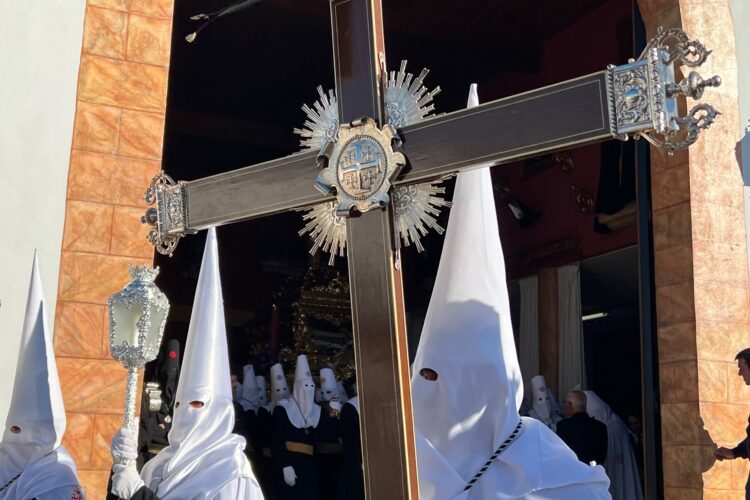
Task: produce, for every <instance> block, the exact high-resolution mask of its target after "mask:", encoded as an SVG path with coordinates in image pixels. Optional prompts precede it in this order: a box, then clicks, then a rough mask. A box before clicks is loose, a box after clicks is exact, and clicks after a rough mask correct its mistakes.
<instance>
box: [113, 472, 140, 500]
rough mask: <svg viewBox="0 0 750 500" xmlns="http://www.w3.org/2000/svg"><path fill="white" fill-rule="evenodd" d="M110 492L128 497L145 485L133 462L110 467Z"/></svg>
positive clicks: (121, 496)
mask: <svg viewBox="0 0 750 500" xmlns="http://www.w3.org/2000/svg"><path fill="white" fill-rule="evenodd" d="M112 472H113V474H112V490H111V491H112V494H113V495H117V496H118V497H119V498H124V499H128V498H130V497H132V496H133V495H135V493H136V492H137V491H138V490H140V489H141V487H142V486H145V484H144V482H143V479H141V476H139V475H138V471H137V470H136V468H135V464H130V465H118V464H115V465H114V466H113V467H112Z"/></svg>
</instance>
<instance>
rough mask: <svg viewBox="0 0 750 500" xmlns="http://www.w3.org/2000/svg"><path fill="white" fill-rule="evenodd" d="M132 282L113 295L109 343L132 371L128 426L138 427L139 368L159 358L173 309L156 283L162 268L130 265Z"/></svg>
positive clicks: (115, 355)
mask: <svg viewBox="0 0 750 500" xmlns="http://www.w3.org/2000/svg"><path fill="white" fill-rule="evenodd" d="M128 270H129V271H130V278H131V279H130V282H129V283H128V284H127V285H125V288H123V289H122V290H121V291H119V292H117V293H116V294H114V295H112V296H110V297H109V303H108V306H109V346H110V350H111V352H112V357H113V358H114V359H115V360H117V361H119V362H120V364H122V365H123V366H124V367H125V369H126V370H127V371H128V379H127V385H126V387H125V427H127V428H128V429H130V430H131V431H134V432H135V431H136V429H135V400H136V398H137V390H138V370H139V369H140V368H143V367H144V366H145V365H146V363H148V362H149V361H153V360H154V359H156V356H157V355H158V353H159V345H160V344H161V337H162V334H163V333H164V325H165V324H166V322H167V313H169V300H167V296H166V295H164V293H163V292H162V291H161V290H159V288H158V287H157V286H156V285H155V284H154V279H155V278H156V276H157V275H158V274H159V268H158V267H157V268H155V269H152V268H150V267H148V266H145V265H144V266H143V267H137V266H128Z"/></svg>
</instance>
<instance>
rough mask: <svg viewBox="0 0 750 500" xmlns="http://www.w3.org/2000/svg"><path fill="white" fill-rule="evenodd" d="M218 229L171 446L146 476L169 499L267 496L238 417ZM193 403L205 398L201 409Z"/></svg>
mask: <svg viewBox="0 0 750 500" xmlns="http://www.w3.org/2000/svg"><path fill="white" fill-rule="evenodd" d="M218 259H219V256H218V248H217V244H216V231H215V229H214V228H211V229H209V231H208V237H207V239H206V247H205V250H204V253H203V262H202V264H201V271H200V276H199V278H198V287H197V290H196V293H195V301H194V303H193V312H192V316H191V317H190V327H189V329H188V335H187V345H186V347H185V355H184V358H183V364H182V371H181V374H180V381H179V383H178V385H177V394H176V397H175V401H176V403H175V409H174V415H173V417H172V419H173V420H172V429H171V431H170V432H169V446H167V447H166V448H164V449H163V450H162V451H160V452H159V454H158V455H156V457H154V458H153V459H152V460H150V461H149V462H147V463H146V465H145V466H144V467H143V470H142V471H141V477H142V478H143V481H144V482H145V483H146V486H148V487H149V488H150V489H151V490H153V491H154V492H155V493H156V494H157V495H158V496H159V497H160V498H161V499H162V500H185V499H213V498H221V499H252V500H255V499H262V498H263V494H262V492H261V490H260V486H258V482H257V480H256V479H255V476H254V475H253V471H252V469H251V468H250V463H249V462H248V460H247V457H246V456H245V454H244V453H243V450H244V449H245V439H244V438H243V437H240V436H238V435H236V434H232V428H233V426H234V423H235V416H234V408H233V406H232V388H231V383H230V378H229V356H228V353H227V335H226V325H225V322H224V304H223V298H222V293H221V280H220V276H219V260H218ZM191 401H202V402H203V403H204V406H203V407H202V408H193V407H191V406H190V402H191Z"/></svg>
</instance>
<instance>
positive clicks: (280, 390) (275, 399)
mask: <svg viewBox="0 0 750 500" xmlns="http://www.w3.org/2000/svg"><path fill="white" fill-rule="evenodd" d="M270 371H271V402H272V403H273V404H274V405H277V404H279V402H280V401H281V400H284V399H289V397H290V394H289V384H287V382H286V375H284V368H283V367H282V366H281V363H276V364H275V365H273V366H272V367H271V370H270Z"/></svg>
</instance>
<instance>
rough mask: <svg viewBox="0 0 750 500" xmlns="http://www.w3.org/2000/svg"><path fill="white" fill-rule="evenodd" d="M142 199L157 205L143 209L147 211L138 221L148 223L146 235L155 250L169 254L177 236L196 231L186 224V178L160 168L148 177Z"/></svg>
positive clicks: (180, 236) (177, 239)
mask: <svg viewBox="0 0 750 500" xmlns="http://www.w3.org/2000/svg"><path fill="white" fill-rule="evenodd" d="M143 199H144V200H145V201H146V203H148V204H149V205H156V207H155V208H149V209H148V210H146V214H145V215H144V216H143V217H141V222H143V223H145V224H149V225H150V226H151V229H149V232H148V235H147V236H146V238H147V239H148V241H150V242H151V244H152V245H154V247H155V248H156V251H157V252H159V253H160V254H162V255H169V256H170V257H171V256H172V254H173V253H174V250H175V248H176V247H177V243H178V242H179V241H180V238H182V237H183V236H185V235H186V234H193V233H195V231H191V230H189V229H188V228H187V225H188V213H187V207H188V203H187V191H186V189H185V182H184V181H180V182H175V181H174V179H172V178H171V177H170V176H169V175H167V174H166V173H164V172H163V171H162V172H159V173H158V174H157V175H155V176H154V178H153V179H151V184H150V185H149V186H148V189H146V192H145V194H144V195H143Z"/></svg>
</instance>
